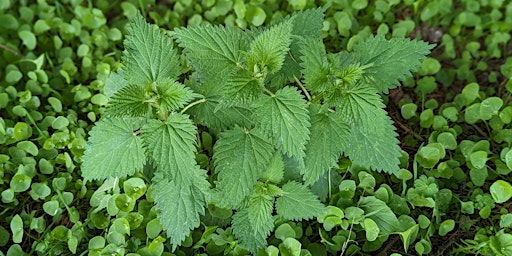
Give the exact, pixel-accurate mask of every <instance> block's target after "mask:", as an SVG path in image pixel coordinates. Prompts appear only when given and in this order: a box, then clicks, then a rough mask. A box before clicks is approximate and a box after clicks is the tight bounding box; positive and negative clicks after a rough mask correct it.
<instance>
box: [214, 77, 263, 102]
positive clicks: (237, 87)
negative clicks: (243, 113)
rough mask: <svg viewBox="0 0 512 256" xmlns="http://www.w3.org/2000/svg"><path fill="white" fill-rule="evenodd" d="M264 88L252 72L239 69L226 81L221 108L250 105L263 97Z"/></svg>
mask: <svg viewBox="0 0 512 256" xmlns="http://www.w3.org/2000/svg"><path fill="white" fill-rule="evenodd" d="M263 88H264V87H263V84H262V83H261V81H260V80H259V79H258V78H256V77H254V76H253V74H252V73H251V72H249V71H247V70H245V69H239V68H237V69H236V71H234V72H232V73H230V74H229V75H228V77H227V79H226V84H225V86H224V89H223V90H224V95H223V100H222V101H221V105H220V107H231V106H236V105H248V104H250V103H252V102H253V101H255V100H257V99H258V98H259V97H260V96H261V95H262V91H263ZM220 107H219V109H220ZM217 110H218V109H217Z"/></svg>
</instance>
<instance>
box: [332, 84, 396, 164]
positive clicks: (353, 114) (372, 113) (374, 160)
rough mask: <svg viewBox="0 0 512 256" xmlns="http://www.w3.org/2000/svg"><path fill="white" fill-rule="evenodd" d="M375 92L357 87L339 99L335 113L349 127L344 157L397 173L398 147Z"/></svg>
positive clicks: (349, 89) (372, 89)
mask: <svg viewBox="0 0 512 256" xmlns="http://www.w3.org/2000/svg"><path fill="white" fill-rule="evenodd" d="M384 107H385V105H384V104H383V103H382V99H381V97H380V96H379V95H378V94H377V91H376V89H374V88H372V87H370V86H365V85H362V84H360V83H359V84H356V85H354V86H351V87H350V88H348V89H347V90H346V92H345V93H344V94H342V95H341V97H340V99H339V105H338V106H337V108H336V109H337V110H338V112H339V114H340V115H341V116H343V117H344V118H346V119H347V120H348V122H349V123H350V124H351V131H350V137H349V138H348V140H347V144H348V145H347V147H346V150H345V154H346V155H347V156H348V157H349V158H350V160H352V162H354V163H356V164H358V165H361V166H364V167H367V168H371V169H373V170H383V171H385V172H386V173H396V172H398V169H399V168H398V165H399V164H400V161H399V157H400V155H401V154H400V147H399V145H398V143H399V141H398V140H397V138H396V137H397V134H396V132H395V129H396V128H395V127H394V126H393V123H392V121H391V119H390V118H389V117H388V116H387V113H386V111H385V110H384V109H383V108H384Z"/></svg>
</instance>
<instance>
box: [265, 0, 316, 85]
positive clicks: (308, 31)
mask: <svg viewBox="0 0 512 256" xmlns="http://www.w3.org/2000/svg"><path fill="white" fill-rule="evenodd" d="M292 18H293V20H292V22H293V26H292V31H291V34H292V37H294V38H299V37H303V38H315V39H321V37H322V29H323V22H324V9H323V8H317V9H308V10H304V11H302V10H301V11H299V12H297V13H295V14H294V15H293V16H287V17H286V18H285V19H284V20H290V19H292ZM300 48H301V43H300V41H299V40H292V41H291V43H290V50H289V51H288V53H287V54H285V58H284V62H283V66H282V67H281V70H279V71H278V72H277V73H275V74H273V75H271V77H270V81H271V84H272V85H273V86H274V87H276V86H278V88H280V87H281V85H282V84H284V83H285V82H286V80H289V81H293V79H294V77H297V78H298V77H300V76H301V72H302V68H301V66H300V64H299V62H300V61H301V59H302V53H301V52H300Z"/></svg>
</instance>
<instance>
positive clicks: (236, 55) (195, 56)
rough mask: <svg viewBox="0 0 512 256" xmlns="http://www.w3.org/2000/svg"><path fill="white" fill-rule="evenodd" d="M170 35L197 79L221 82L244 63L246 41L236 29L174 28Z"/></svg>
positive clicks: (246, 37) (243, 34) (247, 44)
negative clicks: (181, 49) (182, 50)
mask: <svg viewBox="0 0 512 256" xmlns="http://www.w3.org/2000/svg"><path fill="white" fill-rule="evenodd" d="M171 35H172V36H173V37H174V38H175V39H176V40H177V41H178V42H179V45H180V46H181V47H183V48H185V50H184V52H185V54H186V55H187V57H188V59H189V60H190V62H191V64H192V66H193V67H194V68H195V69H196V71H197V72H198V73H199V76H200V79H201V80H202V81H205V82H206V81H207V82H214V81H215V82H222V81H224V80H225V78H226V76H227V75H229V74H230V73H231V72H232V71H233V70H234V69H235V68H236V67H237V66H239V65H241V64H240V63H242V61H243V54H242V52H241V51H245V50H247V49H248V48H249V37H248V36H247V35H246V34H245V33H243V32H242V31H240V30H239V29H237V28H235V27H221V26H210V25H208V26H196V27H189V28H177V29H175V30H174V31H173V32H171Z"/></svg>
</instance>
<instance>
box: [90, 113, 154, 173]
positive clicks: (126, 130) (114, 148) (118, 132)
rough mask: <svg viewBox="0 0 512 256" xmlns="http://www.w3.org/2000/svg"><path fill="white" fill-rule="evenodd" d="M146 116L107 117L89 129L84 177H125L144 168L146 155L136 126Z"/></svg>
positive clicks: (138, 127) (143, 120) (140, 123)
mask: <svg viewBox="0 0 512 256" xmlns="http://www.w3.org/2000/svg"><path fill="white" fill-rule="evenodd" d="M144 122H145V119H144V118H110V119H107V118H104V119H102V120H100V121H98V122H97V123H96V124H95V126H94V127H93V128H92V130H91V131H90V132H89V136H90V137H89V139H88V142H87V147H86V149H85V153H84V155H83V157H82V177H84V180H85V181H87V180H94V179H106V178H110V177H126V176H128V175H132V174H134V173H135V172H136V171H140V170H142V167H143V166H144V164H145V163H146V156H145V154H144V149H143V147H142V140H141V138H140V136H138V135H137V133H136V132H134V131H136V130H138V129H140V128H141V127H142V125H143V123H144Z"/></svg>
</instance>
